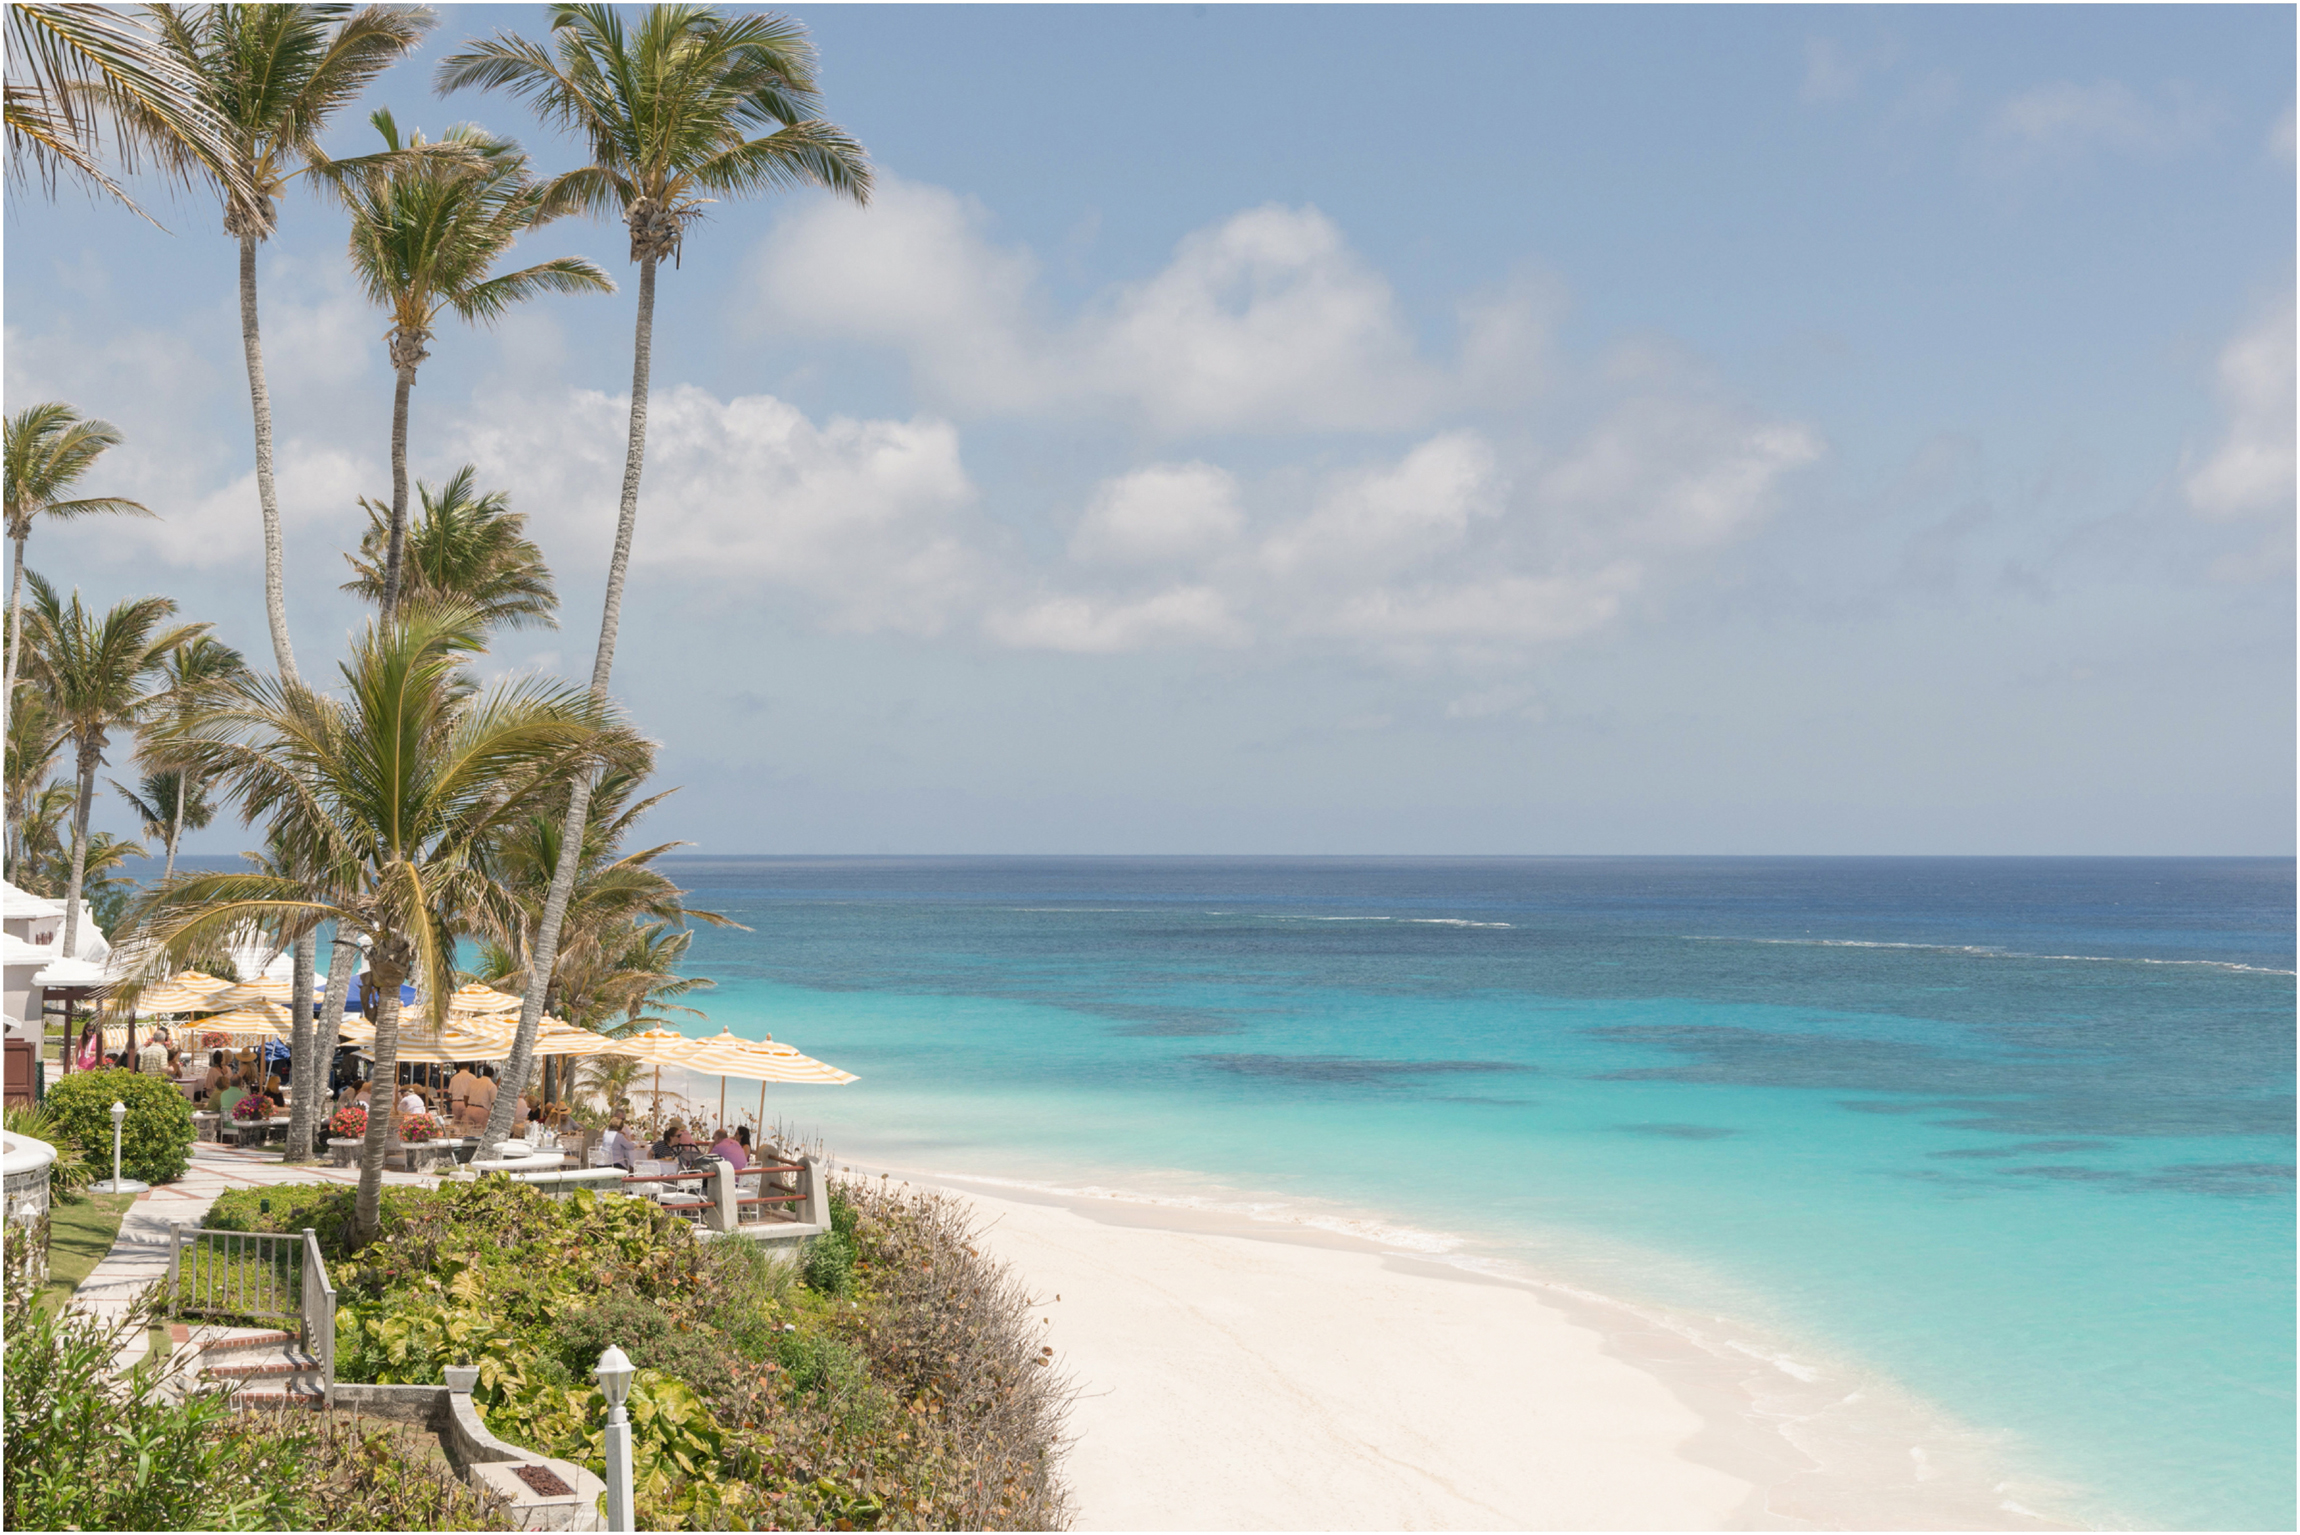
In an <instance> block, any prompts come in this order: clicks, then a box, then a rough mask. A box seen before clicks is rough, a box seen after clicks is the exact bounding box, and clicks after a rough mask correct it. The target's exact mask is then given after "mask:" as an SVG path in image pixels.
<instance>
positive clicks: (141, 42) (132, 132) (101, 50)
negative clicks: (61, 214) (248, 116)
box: [6, 3, 229, 219]
mask: <svg viewBox="0 0 2300 1535" xmlns="http://www.w3.org/2000/svg"><path fill="white" fill-rule="evenodd" d="M6 94H7V112H6V116H7V133H8V176H9V180H11V181H15V182H21V181H23V180H24V179H26V177H27V176H28V175H29V176H35V177H37V178H38V179H39V180H40V182H41V183H42V184H43V185H44V186H45V187H46V188H47V190H48V192H49V194H50V195H51V196H52V195H54V193H55V190H56V182H57V179H58V177H59V175H60V174H61V173H62V172H65V171H70V172H72V173H73V174H75V175H77V176H79V177H80V178H81V179H83V180H85V181H88V182H91V183H93V184H94V185H95V186H96V187H98V188H99V189H101V190H102V191H104V192H105V193H107V194H109V195H110V196H112V197H113V198H115V199H117V200H118V201H119V202H120V203H122V204H123V205H125V206H126V207H127V208H128V210H129V211H130V212H132V213H136V214H138V215H140V216H142V217H144V218H146V219H149V218H150V217H151V215H150V214H147V213H145V212H144V210H143V209H141V208H139V207H137V206H136V204H135V201H134V200H133V199H132V198H130V197H129V196H128V194H127V193H126V192H125V191H123V190H122V189H121V187H120V184H119V183H118V182H116V181H114V180H113V179H112V178H111V177H110V176H109V175H107V174H106V173H105V171H104V169H103V167H102V166H101V165H100V164H99V163H98V156H99V155H100V154H101V152H102V145H103V138H104V132H105V129H106V128H107V127H109V129H110V130H111V134H112V138H113V142H114V145H115V147H116V149H117V152H118V155H119V160H120V165H121V168H122V169H123V170H126V171H129V172H131V173H132V172H133V171H134V170H135V169H136V163H137V160H138V158H139V152H143V153H148V154H149V155H150V156H151V157H152V158H153V159H154V160H155V161H157V162H158V164H159V165H160V167H161V169H163V170H166V171H171V172H174V173H176V174H177V175H178V176H179V177H181V176H182V174H183V172H184V170H185V167H186V162H187V161H190V160H199V159H205V160H211V161H214V162H216V163H218V164H227V163H228V159H229V151H228V146H227V145H226V143H225V141H224V138H223V133H222V127H223V125H222V124H221V123H220V122H219V121H218V120H217V118H216V115H215V113H214V112H213V111H211V110H210V109H209V108H208V106H207V105H206V103H205V102H203V101H202V100H201V99H200V90H199V83H198V81H196V80H195V79H193V78H192V76H191V75H190V74H189V73H188V72H187V71H186V70H185V69H184V67H183V65H182V64H181V63H180V62H179V61H178V60H176V59H175V58H173V57H171V56H170V55H169V54H168V53H167V51H166V50H164V49H163V48H161V47H160V46H159V43H158V41H157V39H155V38H154V37H153V35H152V34H151V32H150V31H149V30H148V29H146V28H145V27H144V26H143V25H141V24H140V23H139V22H137V21H136V20H135V19H134V18H133V17H129V16H123V15H122V14H120V12H119V11H118V10H117V9H115V8H114V7H112V6H109V5H32V4H23V3H16V4H11V5H10V6H9V7H8V82H7V92H6Z"/></svg>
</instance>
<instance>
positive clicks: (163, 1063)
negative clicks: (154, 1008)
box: [136, 1030, 168, 1077]
mask: <svg viewBox="0 0 2300 1535" xmlns="http://www.w3.org/2000/svg"><path fill="white" fill-rule="evenodd" d="M136 1069H137V1070H138V1071H140V1072H142V1073H144V1074H145V1075H146V1076H153V1077H164V1076H166V1075H167V1074H168V1036H167V1035H166V1034H164V1033H161V1032H159V1031H158V1030H154V1031H153V1033H152V1037H151V1038H149V1039H147V1040H145V1041H144V1048H143V1049H141V1050H138V1051H137V1052H136Z"/></svg>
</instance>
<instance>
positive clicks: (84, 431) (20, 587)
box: [0, 400, 156, 702]
mask: <svg viewBox="0 0 2300 1535" xmlns="http://www.w3.org/2000/svg"><path fill="white" fill-rule="evenodd" d="M119 445H120V429H119V428H118V427H116V426H114V425H112V423H111V422H109V421H97V420H94V419H93V418H90V417H86V416H82V415H81V414H80V413H79V412H78V411H76V410H74V409H73V408H72V407H71V406H69V405H66V404H64V403H63V402H62V401H60V400H51V401H49V402H48V403H47V404H45V405H34V406H31V407H29V408H28V409H25V410H20V411H18V412H17V413H16V414H15V415H13V416H10V417H9V418H8V425H7V429H6V436H5V441H4V444H0V448H4V458H5V463H6V476H7V482H6V489H5V493H4V496H0V501H4V504H5V510H6V515H7V519H8V542H9V546H10V548H9V553H10V555H11V560H10V563H11V564H12V565H13V566H14V567H15V574H14V575H13V576H12V577H11V578H10V582H9V592H8V680H7V696H8V698H9V699H10V700H11V702H13V700H14V698H15V694H16V678H17V676H18V675H19V674H20V673H21V672H22V670H23V668H22V665H21V661H22V657H21V656H20V654H19V652H20V651H21V650H22V649H23V643H22V636H23V632H24V546H25V544H26V543H27V542H28V541H29V540H30V539H31V537H32V523H33V521H34V519H36V518H39V517H46V518H48V519H49V520H50V521H53V522H64V521H69V520H70V519H72V518H74V517H87V516H91V515H94V514H96V513H100V512H110V513H114V514H117V515H119V516H124V517H151V516H154V515H156V514H155V513H154V512H153V511H152V509H151V508H150V507H148V506H145V505H144V504H143V503H142V502H140V501H130V500H127V499H125V498H124V497H120V496H74V495H72V494H71V491H72V489H73V488H74V487H75V486H77V485H78V484H79V482H80V480H81V478H82V477H83V476H85V475H86V474H87V473H88V471H89V470H91V469H93V468H95V467H96V460H98V459H100V458H102V457H103V456H104V454H105V452H106V451H108V450H109V449H112V448H116V447H118V446H119Z"/></svg>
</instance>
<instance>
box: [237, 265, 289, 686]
mask: <svg viewBox="0 0 2300 1535" xmlns="http://www.w3.org/2000/svg"><path fill="white" fill-rule="evenodd" d="M256 243H257V241H256V237H255V236H254V235H252V234H247V235H242V236H240V345H241V347H242V348H243V349H244V350H245V351H246V352H247V359H248V403H249V404H250V405H251V406H253V407H254V410H255V417H256V502H257V504H258V506H259V507H260V508H261V509H262V511H263V519H264V612H265V613H266V614H267V615H268V616H269V617H270V619H271V626H272V655H273V656H274V657H275V658H276V659H277V660H278V662H279V671H280V677H281V678H282V680H284V681H288V682H295V681H298V680H300V679H299V678H298V677H297V676H296V669H295V647H294V646H292V645H290V644H289V643H288V630H287V572H286V564H285V561H286V555H285V554H284V553H283V551H282V549H281V546H280V498H279V492H278V490H277V489H276V488H274V486H273V484H272V396H271V390H270V388H269V387H268V386H267V385H266V384H265V383H264V343H263V336H262V334H261V332H260V331H259V330H258V329H257V326H256Z"/></svg>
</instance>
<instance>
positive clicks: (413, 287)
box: [329, 111, 615, 614]
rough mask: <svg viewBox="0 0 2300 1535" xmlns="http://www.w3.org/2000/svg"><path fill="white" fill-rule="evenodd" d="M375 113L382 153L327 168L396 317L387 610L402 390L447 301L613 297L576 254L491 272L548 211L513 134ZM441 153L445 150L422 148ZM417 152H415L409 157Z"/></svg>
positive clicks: (470, 309)
mask: <svg viewBox="0 0 2300 1535" xmlns="http://www.w3.org/2000/svg"><path fill="white" fill-rule="evenodd" d="M369 121H371V122H373V123H374V124H375V126H376V130H377V131H378V132H380V133H381V134H382V135H383V142H384V153H383V154H382V155H380V156H377V157H375V158H373V159H372V160H370V161H368V162H366V164H365V168H364V169H363V170H361V171H358V172H355V173H352V174H347V175H332V174H331V175H330V177H329V180H330V183H331V184H332V185H334V186H335V187H336V188H337V190H338V192H339V193H340V194H341V195H342V197H343V202H344V206H345V207H346V208H348V209H349V210H350V211H351V265H352V270H353V271H354V272H356V273H357V274H358V276H359V280H360V285H361V286H362V287H364V288H365V289H366V290H367V296H368V297H369V298H370V299H371V300H373V301H374V302H375V304H376V305H377V306H378V307H380V308H382V309H383V310H385V311H387V312H388V313H389V314H390V316H391V329H390V331H389V332H387V339H388V340H389V342H390V345H391V366H392V371H393V373H394V374H395V375H396V376H397V380H398V381H397V385H396V387H395V388H394V390H393V392H392V401H391V531H390V537H389V539H388V541H387V546H386V550H385V555H384V566H383V611H384V612H385V613H386V614H390V613H393V612H396V611H397V610H398V607H399V593H400V564H401V551H402V547H403V545H404V543H405V541H406V535H407V397H408V394H409V392H410V391H411V390H413V389H414V388H415V370H416V369H417V368H419V367H420V366H422V364H423V360H424V358H426V357H428V356H430V355H431V354H430V352H429V350H428V349H427V347H426V345H425V343H427V342H428V341H430V339H431V335H432V326H433V324H434V323H435V322H436V321H437V320H438V318H439V312H440V311H441V310H442V309H451V310H453V311H454V312H455V314H456V317H457V318H459V319H461V320H464V321H466V322H469V323H473V324H492V323H494V322H495V321H496V320H499V319H501V318H502V317H503V315H504V314H505V313H507V312H508V311H509V310H510V308H511V306H512V305H514V304H517V303H521V302H523V301H525V300H527V299H531V298H535V297H538V296H540V295H542V294H545V293H612V292H614V291H615V285H614V284H613V283H612V282H610V281H608V278H607V274H606V273H604V272H602V271H600V270H599V268H597V267H596V266H594V265H592V264H591V263H590V262H588V261H585V260H584V259H583V258H582V257H580V256H559V257H555V258H553V259H552V260H550V261H544V262H539V263H537V264H536V265H534V266H531V267H523V268H521V269H520V270H518V271H516V272H506V273H504V274H503V275H502V276H500V277H490V276H488V272H489V270H490V269H492V268H493V267H494V265H495V263H496V262H497V261H498V260H500V259H501V258H502V257H503V255H504V253H505V252H507V251H509V250H510V249H511V247H512V244H513V243H514V242H515V241H517V240H518V238H519V237H520V236H521V235H522V234H525V233H526V232H527V231H528V230H530V229H533V228H535V227H536V226H537V225H539V224H542V223H545V222H547V221H548V219H549V218H550V214H549V213H547V212H546V210H545V208H544V205H543V188H542V187H541V186H539V185H538V184H537V183H536V181H535V179H534V178H533V177H532V176H530V175H529V174H528V171H527V157H526V156H525V155H523V154H521V153H520V152H519V149H518V146H517V145H515V144H513V143H512V142H511V141H510V140H509V139H501V138H496V137H493V136H492V135H490V134H488V133H486V132H485V131H484V130H482V129H479V128H475V127H472V126H469V125H468V124H467V125H464V126H462V127H457V128H451V129H449V130H448V132H447V134H446V136H445V137H444V138H442V139H441V140H440V141H439V143H438V144H437V145H429V144H426V143H425V142H424V140H423V136H422V135H421V134H420V133H419V134H417V135H415V137H414V138H413V139H412V140H411V141H409V142H408V143H405V144H402V143H401V142H400V137H399V126H398V124H396V123H395V122H393V121H392V116H391V114H390V113H389V112H388V111H383V112H377V113H376V114H375V115H374V116H373V117H372V118H370V119H369ZM426 150H444V151H447V152H446V153H423V152H422V151H426ZM410 151H415V152H413V153H411V152H410Z"/></svg>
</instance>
